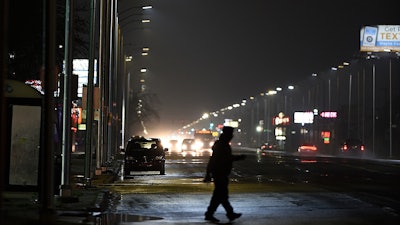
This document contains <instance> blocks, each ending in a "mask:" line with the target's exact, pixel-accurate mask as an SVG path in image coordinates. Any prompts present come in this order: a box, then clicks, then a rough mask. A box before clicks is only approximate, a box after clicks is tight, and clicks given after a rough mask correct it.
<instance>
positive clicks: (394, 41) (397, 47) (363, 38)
mask: <svg viewBox="0 0 400 225" xmlns="http://www.w3.org/2000/svg"><path fill="white" fill-rule="evenodd" d="M360 51H361V52H388V51H391V52H400V25H375V26H364V27H362V28H361V31H360Z"/></svg>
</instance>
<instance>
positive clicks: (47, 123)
mask: <svg viewBox="0 0 400 225" xmlns="http://www.w3.org/2000/svg"><path fill="white" fill-rule="evenodd" d="M45 10H46V16H45V24H46V25H45V26H46V27H45V46H44V47H45V62H44V63H45V78H44V79H45V80H44V85H45V86H44V87H45V95H44V107H45V108H44V110H43V112H44V116H43V119H44V120H43V121H44V138H43V139H44V143H43V151H42V154H43V157H42V159H43V161H44V163H43V165H42V166H41V170H40V176H41V177H42V178H41V179H40V180H41V188H40V193H41V194H40V196H41V198H40V202H41V206H42V211H41V214H40V217H41V222H48V219H49V218H50V217H49V215H50V213H51V212H52V210H53V208H54V169H53V168H54V165H53V156H54V152H53V148H54V141H53V138H52V137H53V133H54V126H55V110H54V108H55V100H54V90H55V76H56V73H55V71H56V69H55V46H56V45H55V43H56V41H55V40H56V38H55V33H56V32H55V31H56V24H55V18H56V7H55V2H54V1H51V0H47V1H46V6H45Z"/></svg>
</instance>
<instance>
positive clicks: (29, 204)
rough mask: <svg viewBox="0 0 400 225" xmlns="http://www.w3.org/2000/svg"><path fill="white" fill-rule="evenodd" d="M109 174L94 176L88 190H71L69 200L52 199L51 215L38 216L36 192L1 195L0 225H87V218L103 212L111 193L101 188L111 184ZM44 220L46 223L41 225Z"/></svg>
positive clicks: (39, 214)
mask: <svg viewBox="0 0 400 225" xmlns="http://www.w3.org/2000/svg"><path fill="white" fill-rule="evenodd" d="M114 179H115V176H114V175H113V174H104V175H98V176H95V177H94V178H93V181H92V185H91V186H90V187H84V188H83V187H80V186H75V187H72V190H71V196H69V197H59V196H55V198H54V206H55V207H54V209H53V210H52V212H47V213H42V212H40V211H41V207H40V205H39V203H38V202H37V199H38V193H37V192H4V193H3V203H2V204H3V205H2V209H1V211H0V216H1V224H2V225H19V224H21V225H22V224H26V225H28V224H29V225H31V224H87V223H88V222H89V221H85V220H86V219H85V218H87V217H90V216H92V215H96V214H99V213H101V212H102V211H104V210H105V209H106V208H107V201H108V199H110V195H111V193H110V192H109V191H108V190H107V189H104V188H101V187H98V186H100V185H101V184H105V183H112V182H113V181H114ZM44 217H46V218H47V220H48V222H42V219H43V218H44Z"/></svg>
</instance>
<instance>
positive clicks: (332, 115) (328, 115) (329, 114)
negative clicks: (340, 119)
mask: <svg viewBox="0 0 400 225" xmlns="http://www.w3.org/2000/svg"><path fill="white" fill-rule="evenodd" d="M319 115H320V116H321V117H323V118H337V112H321V114H319Z"/></svg>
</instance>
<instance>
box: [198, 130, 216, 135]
mask: <svg viewBox="0 0 400 225" xmlns="http://www.w3.org/2000/svg"><path fill="white" fill-rule="evenodd" d="M195 133H196V134H211V133H212V132H211V130H196V131H195Z"/></svg>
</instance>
